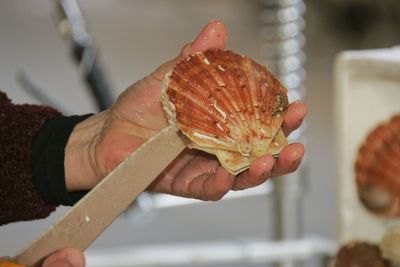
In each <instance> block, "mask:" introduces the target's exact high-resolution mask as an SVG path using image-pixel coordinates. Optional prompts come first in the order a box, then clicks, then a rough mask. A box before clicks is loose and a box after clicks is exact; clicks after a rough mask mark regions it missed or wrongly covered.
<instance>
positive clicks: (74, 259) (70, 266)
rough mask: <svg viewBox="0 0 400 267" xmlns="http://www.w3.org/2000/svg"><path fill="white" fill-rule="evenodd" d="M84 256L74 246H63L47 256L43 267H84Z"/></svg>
mask: <svg viewBox="0 0 400 267" xmlns="http://www.w3.org/2000/svg"><path fill="white" fill-rule="evenodd" d="M84 266H85V256H84V255H83V253H82V252H81V251H80V250H78V249H76V248H65V249H61V250H58V251H56V252H54V253H53V254H51V255H50V256H48V257H47V258H46V259H45V260H44V262H43V267H84Z"/></svg>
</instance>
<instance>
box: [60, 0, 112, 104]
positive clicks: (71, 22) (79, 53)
mask: <svg viewBox="0 0 400 267" xmlns="http://www.w3.org/2000/svg"><path fill="white" fill-rule="evenodd" d="M55 5H56V23H57V26H58V30H59V31H60V33H61V34H62V35H63V36H64V37H65V38H67V39H68V40H69V41H71V52H72V57H73V59H74V60H75V62H76V63H77V64H78V65H79V69H80V70H81V72H82V76H83V78H84V80H85V82H86V85H87V87H88V89H89V91H90V94H91V96H92V97H93V98H94V100H95V103H96V106H97V109H98V110H100V111H101V110H104V109H106V108H108V107H109V106H111V104H112V103H113V101H114V97H113V95H112V90H111V87H110V85H109V83H108V81H107V78H106V74H105V71H104V70H103V68H102V66H101V64H100V62H99V59H98V57H97V48H96V46H95V45H94V43H93V41H92V39H91V38H90V35H89V33H88V32H87V30H86V23H85V19H84V17H83V15H82V13H81V11H80V9H79V6H78V4H77V2H76V1H75V0H55Z"/></svg>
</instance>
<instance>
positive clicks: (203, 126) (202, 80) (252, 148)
mask: <svg viewBox="0 0 400 267" xmlns="http://www.w3.org/2000/svg"><path fill="white" fill-rule="evenodd" d="M162 101H163V104H164V109H165V111H166V113H167V116H168V118H169V121H170V124H172V125H176V126H177V127H178V128H179V129H180V130H181V131H182V132H183V133H184V134H185V135H186V136H187V137H188V138H189V139H190V140H191V141H192V144H191V147H193V148H196V149H200V150H203V151H206V152H208V153H211V154H214V155H216V156H217V157H218V159H219V160H220V162H221V164H222V165H223V166H224V167H225V168H226V169H227V170H228V171H230V172H231V173H233V174H237V173H239V172H241V171H243V170H245V169H247V168H248V167H249V166H250V164H251V162H253V161H254V160H255V159H256V158H257V157H259V156H261V155H265V154H270V155H276V154H279V152H280V151H281V150H282V148H283V147H284V146H285V145H286V144H287V140H286V137H285V136H284V134H283V132H282V130H281V125H282V122H283V119H284V117H285V114H286V109H287V105H288V99H287V90H286V89H285V88H284V87H283V86H282V84H281V83H280V82H279V81H278V80H277V79H276V78H275V77H274V76H273V75H272V74H271V73H270V72H269V71H268V70H267V69H266V68H265V67H263V66H262V65H260V64H258V63H256V62H254V61H253V60H251V59H250V58H248V57H245V56H241V55H238V54H235V53H233V52H231V51H221V50H208V51H205V52H198V53H194V54H192V55H190V56H189V57H188V58H186V59H184V60H182V61H181V62H179V63H178V64H177V65H176V66H175V67H174V69H173V70H172V72H170V73H169V74H167V76H166V79H165V82H164V88H163V91H162Z"/></svg>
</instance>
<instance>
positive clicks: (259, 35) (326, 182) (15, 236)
mask: <svg viewBox="0 0 400 267" xmlns="http://www.w3.org/2000/svg"><path fill="white" fill-rule="evenodd" d="M77 2H78V5H79V7H80V9H81V11H82V14H83V17H84V19H85V20H86V23H87V30H88V32H89V33H90V35H91V37H92V40H93V42H94V43H95V45H96V47H97V52H98V53H97V56H98V57H97V60H98V63H99V64H100V65H101V67H102V69H103V71H104V74H105V75H106V81H107V84H108V85H109V88H111V95H112V96H113V97H115V96H117V95H118V94H119V93H121V92H122V91H123V90H124V89H125V88H127V86H129V85H130V84H132V83H133V82H135V81H137V80H138V79H140V78H142V77H143V76H145V75H146V74H148V73H149V72H151V71H152V70H154V69H155V68H156V67H157V66H158V65H159V64H160V63H162V62H164V61H166V60H168V59H170V58H172V57H174V56H175V55H177V53H178V52H179V50H180V48H181V47H182V46H183V45H184V44H186V43H187V42H188V41H190V40H192V39H193V38H194V37H195V36H196V34H197V33H198V32H199V31H200V30H201V28H202V27H203V26H204V25H205V24H206V23H207V22H208V21H209V20H211V19H218V20H221V21H223V22H224V23H225V24H226V25H227V27H228V30H229V41H228V48H229V49H231V50H233V51H236V52H238V53H241V54H245V55H248V56H250V57H252V58H253V59H254V60H256V61H258V62H261V63H263V64H265V65H266V66H267V67H270V68H271V69H272V70H273V71H274V72H275V73H276V74H277V75H279V76H280V77H283V78H287V80H285V82H288V83H289V85H290V86H292V85H293V88H294V89H293V92H297V93H292V94H291V98H292V99H303V100H304V101H305V102H306V103H307V105H308V107H309V113H308V116H307V121H306V125H305V127H304V129H302V131H301V132H299V133H297V135H296V136H295V138H296V139H299V140H301V141H302V142H304V143H305V145H306V157H305V161H304V164H303V167H302V168H301V169H300V170H299V172H298V173H297V174H295V175H294V177H293V181H294V182H293V183H296V187H295V188H294V189H293V188H291V189H289V191H287V192H288V194H293V196H294V198H295V202H296V203H297V204H296V206H295V207H294V211H293V207H292V212H294V215H293V214H292V215H288V216H289V217H288V218H289V219H290V218H292V219H293V221H292V222H291V223H292V224H291V225H289V226H288V228H289V230H288V231H289V232H290V233H289V234H288V235H287V236H289V238H290V239H293V238H294V239H296V238H300V239H306V240H309V239H310V240H322V241H323V242H322V241H321V242H322V243H323V244H325V245H327V249H326V251H327V254H329V253H328V252H329V251H333V250H334V248H335V247H334V246H335V244H336V241H337V223H336V222H337V215H336V178H335V160H334V148H335V147H334V124H333V66H334V59H335V56H336V55H337V53H338V52H340V51H343V50H359V49H367V48H385V47H392V46H395V45H398V44H399V41H400V34H399V29H400V17H399V16H398V14H400V13H399V12H400V2H399V1H396V0H392V1H390V0H381V1H373V0H325V1H318V0H308V1H304V2H303V1H295V0H292V1H290V0H286V1H278V0H269V1H268V0H265V1H260V0H251V1H248V0H218V1H211V0H203V1H194V0H186V1H185V0H150V1H149V0H147V1H145V0H129V1H128V0H114V1H109V0H108V1H107V0H78V1H77ZM278 2H282V3H281V4H282V5H283V6H284V7H287V6H291V5H293V6H294V7H295V8H296V9H295V10H297V11H298V13H295V14H294V15H293V13H290V11H289V15H288V16H289V17H288V18H289V19H290V18H291V17H290V14H292V15H293V16H297V15H298V16H299V17H296V23H295V25H297V26H296V27H297V28H296V27H294V28H289V29H286V31H285V30H283V31H282V32H280V31H279V30H277V29H278V28H274V27H278V26H279V25H278V26H276V25H277V24H279V23H283V24H284V23H286V22H285V18H287V17H285V14H286V13H282V14H283V15H282V16H283V17H281V19H279V16H278V17H277V18H278V19H274V18H275V17H274V16H277V15H276V14H278V13H276V12H278V11H279V10H280V8H279V5H278V4H277V3H278ZM55 3H56V2H55V1H49V0H37V1H27V0H2V1H0V36H1V38H0V62H1V64H0V88H1V90H2V91H5V92H6V93H7V94H8V96H9V97H10V98H11V99H12V100H13V101H14V102H15V103H37V104H41V101H40V100H39V99H38V98H37V97H34V96H32V94H30V93H28V92H27V91H26V90H24V89H23V88H24V86H25V87H26V86H27V85H26V82H27V81H28V83H29V84H30V85H32V84H33V85H35V86H37V87H39V88H41V89H42V90H43V91H45V92H46V95H47V96H49V97H50V98H52V99H54V101H55V102H57V103H59V104H60V106H59V107H60V108H62V110H63V111H65V112H66V113H69V114H82V113H91V112H96V111H97V109H98V107H97V105H96V102H95V100H94V98H93V97H92V95H91V94H90V92H89V91H88V90H87V85H86V84H85V83H84V82H83V80H82V66H81V67H80V68H79V67H78V66H77V64H76V62H75V60H74V59H73V57H72V55H71V41H70V40H65V39H63V38H62V37H61V36H60V34H59V29H58V27H59V25H57V24H56V23H55V18H56V17H57V16H56V15H55V14H56V13H55V10H56V9H55V6H56V5H55ZM277 5H278V6H277ZM274 14H275V15H274ZM279 14H281V13H279ZM296 14H297V15H296ZM271 25H272V26H271ZM274 25H275V26H274ZM271 27H272V28H271ZM274 34H275V35H274ZM279 34H286V36H284V37H282V38H284V40H287V39H293V40H294V44H293V43H289V44H288V47H286V48H287V49H288V50H289V51H291V50H290V49H295V50H296V51H295V52H296V53H295V55H296V57H295V58H294V60H297V61H294V62H295V63H293V64H291V65H290V64H289V67H288V68H287V69H285V68H283V69H282V68H281V67H280V65H279V64H278V63H277V62H278V60H279V59H282V58H283V59H285V56H287V55H286V54H285V53H279V51H278V52H276V51H275V50H274V49H277V48H276V47H277V46H279V45H282V44H283V43H279V42H280V40H281V39H279V36H280V35H279ZM271 36H275V37H276V36H278V37H277V38H272V37H271ZM282 40H283V39H282ZM282 42H283V41H282ZM273 46H274V47H273ZM283 47H285V46H284V45H283ZM286 48H285V49H286ZM271 51H272V52H271ZM287 72H290V74H293V73H294V74H296V75H294V76H293V75H292V76H285V75H286V73H287ZM293 77H294V78H293ZM21 81H22V82H21ZM24 81H25V85H24ZM289 178H290V177H289ZM286 181H290V180H286ZM277 186H278V187H279V185H277V184H276V183H273V182H272V181H268V182H267V183H266V185H263V186H261V187H260V188H256V189H254V190H252V191H251V192H249V193H248V194H245V195H240V194H236V195H235V194H232V195H231V196H228V197H227V198H226V199H224V200H222V201H219V202H216V203H211V202H210V203H209V202H207V203H200V202H197V201H183V200H180V199H175V198H169V197H164V196H158V198H157V199H156V200H154V199H153V200H152V199H145V198H143V201H142V204H141V205H142V206H141V207H139V208H134V207H132V208H131V209H130V210H129V211H127V212H126V213H125V214H123V215H122V216H121V217H120V218H119V219H118V220H117V221H116V222H115V223H113V224H112V225H111V226H110V227H109V228H108V229H107V230H106V232H105V233H104V234H103V235H102V236H101V237H100V238H99V239H98V240H97V241H96V242H95V243H94V244H93V246H91V247H90V249H89V250H88V255H92V256H93V257H96V255H98V251H101V253H102V254H107V253H108V252H110V251H111V252H115V251H117V252H118V251H126V250H127V249H128V248H135V247H140V248H142V249H144V248H148V249H149V250H151V248H161V250H162V248H163V247H162V246H163V245H168V246H171V247H173V246H176V245H177V246H179V245H184V246H185V247H188V246H187V245H185V244H192V243H194V244H205V247H209V248H215V249H216V248H219V249H221V250H220V252H219V253H220V255H222V254H224V251H225V250H223V248H224V247H223V246H218V247H214V246H215V244H225V243H226V242H233V243H234V244H236V242H264V241H274V240H275V239H276V238H280V237H282V236H280V237H279V236H278V237H277V233H276V231H277V230H276V229H277V227H278V228H279V225H277V224H279V222H280V221H279V219H278V220H277V217H279V216H280V215H279V211H277V207H278V206H279V205H277V198H276V194H275V193H274V188H276V187H277ZM145 197H146V196H145ZM150 198H151V197H150ZM67 210H68V208H65V207H61V208H59V209H58V210H57V211H56V212H55V213H54V214H52V216H50V217H49V218H47V219H44V220H39V221H35V222H24V223H15V224H10V225H6V226H2V227H1V228H0V251H1V252H0V254H1V255H13V254H14V253H16V252H17V251H18V250H20V249H21V248H22V247H23V246H24V245H25V244H26V243H28V242H29V241H30V240H32V239H33V238H34V237H35V236H37V235H38V234H39V233H41V232H42V231H43V230H44V229H46V228H47V227H48V226H49V225H50V224H51V223H52V222H54V221H56V220H57V218H59V217H60V216H61V215H62V214H64V213H65V212H66V211H67ZM290 216H293V217H290ZM290 229H291V230H290ZM170 244H173V245H170ZM229 244H231V243H229ZM330 245H333V246H330ZM160 246H161V247H160ZM214 252H215V251H214ZM310 254H313V253H312V251H311V252H310ZM327 256H328V258H329V255H327ZM160 257H162V256H160ZM165 257H167V256H165ZM176 257H179V255H177V256H176ZM325 260H326V259H325V258H323V257H322V258H321V257H309V258H305V259H304V260H302V264H303V265H301V266H321V262H324V261H325ZM89 263H90V262H89ZM224 264H225V265H224ZM226 264H228V265H226ZM267 264H268V263H267V262H266V261H263V260H262V257H261V259H260V262H257V261H256V260H255V261H251V260H246V259H239V260H237V261H236V262H235V261H234V260H232V261H231V262H228V263H224V262H223V261H222V262H221V263H212V264H208V263H204V264H201V263H198V265H196V266H203V265H205V266H267ZM89 266H90V264H89ZM93 266H95V264H94V263H93ZM96 266H97V265H96ZM115 266H118V265H115ZM121 266H125V265H121ZM134 266H138V265H134ZM143 266H149V265H143ZM152 266H158V265H155V264H154V265H152ZM175 266H178V265H177V264H176V265H175ZM182 266H193V265H190V264H187V265H182ZM268 266H269V265H268ZM287 266H289V265H287Z"/></svg>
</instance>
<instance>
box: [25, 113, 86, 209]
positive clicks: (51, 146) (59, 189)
mask: <svg viewBox="0 0 400 267" xmlns="http://www.w3.org/2000/svg"><path fill="white" fill-rule="evenodd" d="M89 116H91V114H87V115H81V116H69V117H65V116H56V117H53V118H51V119H48V120H47V121H46V122H45V123H44V125H43V127H41V129H40V131H39V132H38V133H37V134H36V136H35V138H34V140H33V144H32V175H33V182H34V184H35V186H36V188H37V189H38V191H39V192H40V193H41V194H42V196H43V198H44V199H45V200H46V202H48V203H53V204H56V205H59V204H61V205H69V206H71V205H73V204H75V202H77V201H78V200H79V199H81V198H82V197H83V196H84V195H85V194H86V193H87V190H84V191H75V192H68V191H67V187H66V184H65V175H64V173H65V171H64V150H65V146H66V144H67V142H68V138H69V136H70V135H71V132H72V130H73V129H74V127H75V125H76V124H78V123H79V122H81V121H83V120H84V119H86V118H87V117H89Z"/></svg>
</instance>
